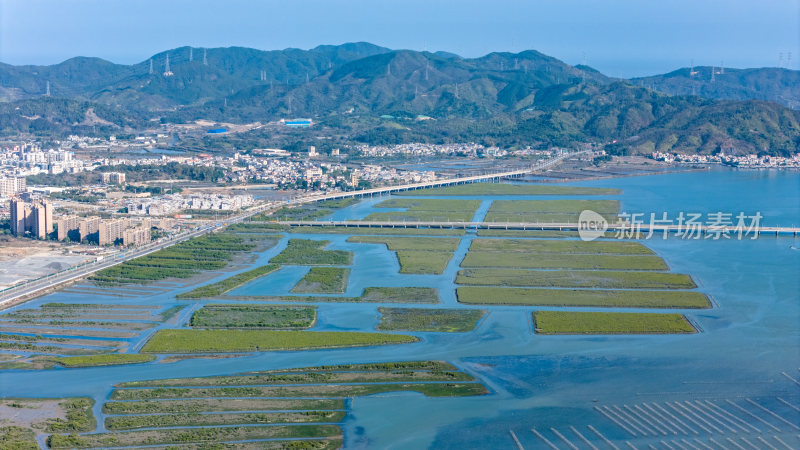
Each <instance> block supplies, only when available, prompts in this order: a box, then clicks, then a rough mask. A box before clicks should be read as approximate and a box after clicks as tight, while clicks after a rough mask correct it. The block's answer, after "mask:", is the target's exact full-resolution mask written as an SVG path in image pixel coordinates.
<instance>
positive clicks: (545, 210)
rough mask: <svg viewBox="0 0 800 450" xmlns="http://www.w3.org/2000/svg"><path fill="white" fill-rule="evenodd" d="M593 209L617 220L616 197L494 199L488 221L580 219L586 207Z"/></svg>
mask: <svg viewBox="0 0 800 450" xmlns="http://www.w3.org/2000/svg"><path fill="white" fill-rule="evenodd" d="M587 209H588V210H592V211H595V212H596V213H598V214H600V215H601V216H603V217H604V218H605V219H606V220H607V221H609V222H610V223H614V222H616V221H617V213H618V212H619V202H618V201H617V200H495V201H493V202H492V205H491V207H489V212H488V213H487V214H486V219H484V220H485V221H486V222H515V223H521V222H525V223H533V222H540V223H578V216H580V213H581V211H583V210H587Z"/></svg>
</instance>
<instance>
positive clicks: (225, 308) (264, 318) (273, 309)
mask: <svg viewBox="0 0 800 450" xmlns="http://www.w3.org/2000/svg"><path fill="white" fill-rule="evenodd" d="M315 320H316V308H315V307H313V306H283V305H229V304H224V305H206V306H204V307H202V308H201V309H199V310H197V311H195V313H194V314H193V315H192V318H191V320H190V325H191V326H192V327H199V328H271V329H301V328H309V327H310V326H311V325H313V324H314V321H315Z"/></svg>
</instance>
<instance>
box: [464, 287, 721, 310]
mask: <svg viewBox="0 0 800 450" xmlns="http://www.w3.org/2000/svg"><path fill="white" fill-rule="evenodd" d="M456 294H457V296H458V301H459V302H460V303H467V304H471V305H532V306H595V307H609V308H610V307H616V308H710V307H711V302H709V300H708V297H706V296H705V294H702V293H700V292H695V291H633V290H631V291H628V290H590V289H576V290H571V289H536V288H532V289H527V288H502V287H459V288H457V289H456Z"/></svg>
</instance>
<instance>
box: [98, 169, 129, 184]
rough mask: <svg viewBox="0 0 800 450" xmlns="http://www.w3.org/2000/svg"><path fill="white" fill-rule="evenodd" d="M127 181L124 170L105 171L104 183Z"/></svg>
mask: <svg viewBox="0 0 800 450" xmlns="http://www.w3.org/2000/svg"><path fill="white" fill-rule="evenodd" d="M124 182H125V174H124V173H122V172H104V173H103V183H106V184H122V183H124Z"/></svg>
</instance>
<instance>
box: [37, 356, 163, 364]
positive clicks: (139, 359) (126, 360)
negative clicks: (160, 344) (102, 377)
mask: <svg viewBox="0 0 800 450" xmlns="http://www.w3.org/2000/svg"><path fill="white" fill-rule="evenodd" d="M154 359H155V356H153V355H139V354H136V353H112V354H108V355H90V356H64V357H61V358H55V359H53V361H54V362H56V363H57V364H60V365H62V366H64V367H96V366H115V365H119V364H137V363H144V362H150V361H153V360H154Z"/></svg>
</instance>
